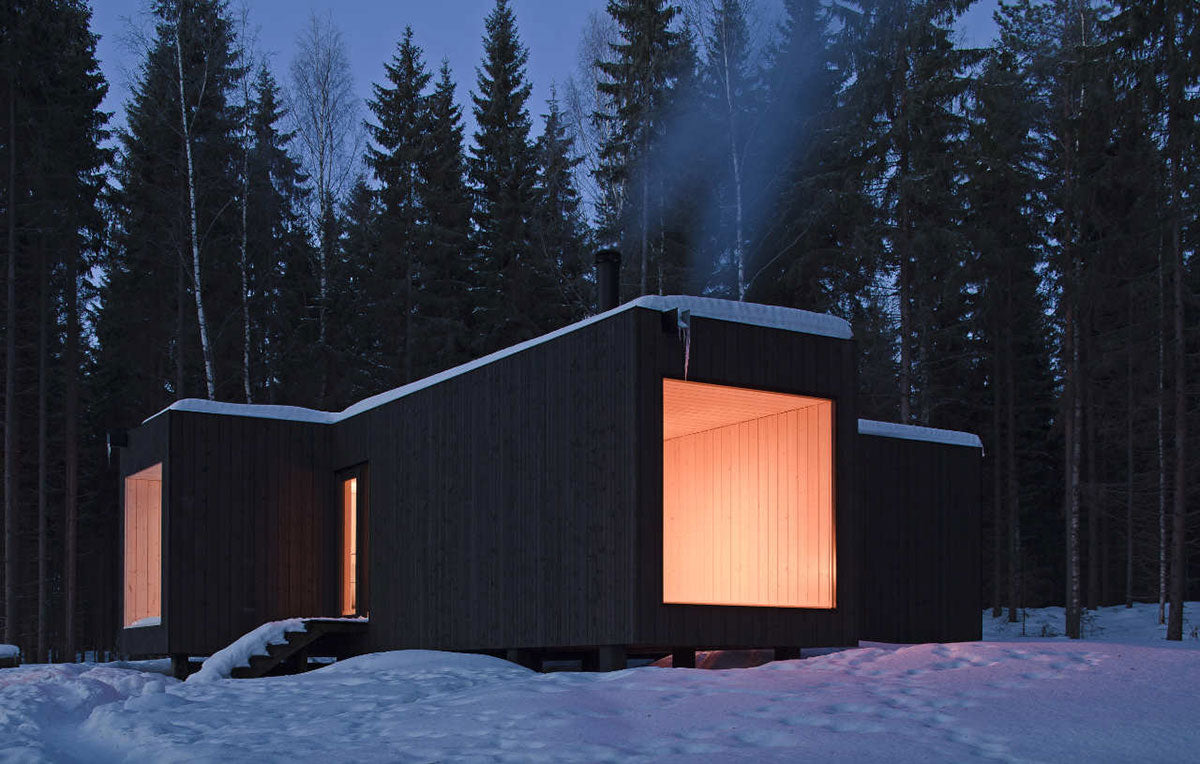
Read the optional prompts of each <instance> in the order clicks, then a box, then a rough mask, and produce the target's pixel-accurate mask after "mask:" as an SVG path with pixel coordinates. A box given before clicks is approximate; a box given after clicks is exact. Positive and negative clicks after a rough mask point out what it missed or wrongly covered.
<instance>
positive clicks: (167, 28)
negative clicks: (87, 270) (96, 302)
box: [96, 0, 241, 422]
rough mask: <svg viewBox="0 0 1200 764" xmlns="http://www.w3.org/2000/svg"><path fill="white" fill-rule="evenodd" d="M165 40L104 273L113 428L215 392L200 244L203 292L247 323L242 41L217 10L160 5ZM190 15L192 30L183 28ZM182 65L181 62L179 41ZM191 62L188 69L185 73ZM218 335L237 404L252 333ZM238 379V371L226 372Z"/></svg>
mask: <svg viewBox="0 0 1200 764" xmlns="http://www.w3.org/2000/svg"><path fill="white" fill-rule="evenodd" d="M155 13H156V14H157V16H158V18H159V22H158V25H157V28H156V36H155V38H154V39H153V40H152V42H151V44H150V47H149V49H148V50H147V52H146V59H145V62H144V64H143V66H142V68H141V72H142V76H141V79H140V80H139V81H138V82H136V83H135V84H134V86H133V88H132V96H131V100H130V102H129V103H128V105H127V107H126V122H127V125H128V127H127V129H126V130H125V131H124V132H123V133H122V134H121V136H120V144H121V150H120V158H119V160H118V163H117V167H116V171H115V174H116V177H117V186H118V189H119V191H118V192H117V193H116V194H115V195H114V200H113V201H114V209H115V217H116V220H115V226H114V242H113V243H114V247H113V248H112V250H111V251H110V253H109V256H108V258H107V262H106V263H105V286H104V291H103V301H102V307H101V311H100V314H99V316H98V318H97V327H96V331H97V338H98V340H99V342H100V354H101V356H100V357H101V363H102V365H103V367H104V374H105V375H106V376H108V377H109V379H108V380H107V381H108V382H109V388H108V389H109V390H110V391H111V392H109V393H108V395H111V396H118V397H117V398H116V399H114V400H113V401H112V405H111V410H110V415H111V416H112V421H121V422H129V421H140V420H141V419H142V418H143V417H145V416H146V415H147V414H148V413H152V412H153V411H154V410H157V409H158V408H161V407H162V406H165V405H167V404H168V403H170V402H171V401H172V400H174V399H176V398H180V397H186V396H189V395H196V394H198V393H199V394H204V395H206V394H207V390H206V377H207V376H208V375H207V373H206V370H205V367H206V366H207V365H208V364H207V363H206V362H205V359H204V357H203V353H202V348H201V344H202V343H201V342H200V332H199V327H198V325H197V319H198V315H197V312H196V310H195V299H194V298H195V291H196V286H197V284H196V283H195V278H194V275H195V272H194V262H193V260H194V253H193V242H195V245H196V249H198V251H199V253H200V256H201V265H202V268H201V272H200V286H201V287H202V288H203V289H204V290H206V291H205V299H206V300H207V307H208V313H209V315H210V316H230V315H237V314H238V312H239V309H238V304H239V300H238V294H237V284H236V281H235V279H233V278H231V275H232V274H235V273H237V267H236V261H235V259H234V258H235V253H237V252H238V245H237V242H238V239H239V236H240V233H239V231H238V220H237V218H238V215H237V207H236V205H235V204H233V203H232V202H233V201H234V200H235V199H236V197H237V193H238V188H239V183H238V182H237V177H236V167H235V165H234V158H235V157H237V156H238V155H239V153H240V152H239V151H238V150H237V132H238V131H237V126H238V124H239V116H238V114H237V112H236V110H235V108H234V107H233V106H232V104H231V96H232V94H233V90H234V87H235V82H236V78H237V74H238V72H237V71H236V69H235V67H234V61H235V58H234V53H233V37H232V35H233V31H232V24H231V22H230V19H229V18H228V16H227V9H226V7H225V4H224V3H222V2H218V1H217V0H195V1H194V2H189V1H187V0H180V2H178V3H175V2H160V3H158V4H156V5H155ZM180 14H182V21H180V19H181V17H180ZM179 24H182V27H181V28H182V29H183V30H184V34H183V36H182V37H180V44H181V46H182V57H181V58H182V60H181V61H177V56H176V46H175V37H176V33H177V26H178V25H179ZM180 64H182V66H180ZM180 69H182V71H183V98H184V112H185V114H186V115H187V120H188V131H187V132H188V135H189V136H190V142H191V145H192V170H191V173H190V174H191V177H192V181H193V184H194V186H195V189H194V190H195V199H196V204H195V218H196V231H197V233H196V236H193V233H192V231H191V226H190V224H189V219H190V217H191V211H190V206H191V205H190V203H189V200H188V197H189V189H188V185H189V183H188V177H189V170H188V167H187V162H186V154H187V152H186V150H185V149H186V147H185V145H184V144H185V140H184V134H183V131H182V130H181V128H180V125H179V119H180V118H179V108H180V82H179V77H178V72H179V70H180ZM235 327H236V325H235V326H228V325H223V326H218V325H217V324H216V322H214V325H213V326H212V327H211V330H212V331H211V336H210V342H211V343H212V353H213V358H214V363H216V364H218V367H217V368H215V369H214V372H213V373H214V376H215V381H216V385H217V387H216V392H217V394H218V395H219V396H224V395H226V394H228V395H231V396H234V395H237V393H236V392H235V391H236V390H237V389H238V388H239V387H240V379H239V375H237V374H234V373H232V372H233V370H234V369H235V368H236V366H232V365H230V366H229V367H227V366H225V364H224V363H221V361H217V360H216V359H222V360H223V359H237V358H240V355H241V354H240V352H239V351H240V344H241V332H240V331H237V330H236V328H235ZM226 370H228V372H229V373H226Z"/></svg>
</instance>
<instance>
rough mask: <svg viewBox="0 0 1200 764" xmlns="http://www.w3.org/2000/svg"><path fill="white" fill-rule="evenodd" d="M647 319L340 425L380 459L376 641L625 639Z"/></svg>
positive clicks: (374, 496) (346, 441) (349, 455)
mask: <svg viewBox="0 0 1200 764" xmlns="http://www.w3.org/2000/svg"><path fill="white" fill-rule="evenodd" d="M633 327H634V316H633V312H632V311H629V312H625V313H621V314H618V315H617V316H614V317H612V318H610V319H608V320H605V321H601V322H597V323H594V324H592V325H590V326H587V327H583V328H580V329H578V330H576V331H573V332H570V333H568V334H566V335H564V336H562V337H560V338H557V339H554V340H551V341H549V342H545V343H543V344H540V345H537V346H535V347H533V348H530V349H528V350H525V351H524V352H520V353H516V354H513V355H510V356H508V357H506V358H503V359H500V360H497V361H494V362H492V363H489V364H487V365H486V366H483V367H481V368H478V369H475V370H473V371H469V372H466V373H463V374H459V375H457V376H455V377H452V378H450V379H448V380H445V381H443V382H440V383H438V384H435V385H431V386H430V387H427V388H425V389H422V390H419V391H416V392H412V393H410V394H408V395H406V396H405V397H403V398H400V399H398V400H396V401H394V402H392V403H388V404H385V405H383V406H380V407H377V408H375V409H372V410H369V411H367V412H364V413H363V414H360V415H358V416H355V417H353V418H351V419H348V420H345V421H343V422H341V423H339V424H337V425H335V426H334V449H333V451H334V464H333V468H334V469H335V470H338V469H343V468H346V467H350V466H352V465H355V464H361V463H364V462H366V463H368V464H369V472H368V479H369V481H370V486H369V491H370V497H371V507H370V515H371V539H372V542H371V549H370V555H369V575H368V578H369V581H370V587H371V592H370V598H371V601H370V609H371V628H370V631H369V640H370V642H371V644H372V646H373V647H375V648H378V649H384V648H388V649H395V648H406V647H426V648H443V649H481V650H482V649H501V648H524V647H531V648H537V647H568V646H582V645H596V644H627V643H629V642H630V641H631V638H632V627H633V611H634V604H635V597H634V584H635V581H636V578H635V557H634V549H635V546H634V545H635V522H634V510H635V496H636V488H635V485H636V483H635V481H636V478H637V461H636V458H635V447H636V443H635V439H634V437H632V434H633V430H634V418H635V409H636V405H637V396H636V392H635V389H634V378H635V372H634V369H635V351H636V346H635V342H634V331H633Z"/></svg>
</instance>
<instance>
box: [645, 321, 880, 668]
mask: <svg viewBox="0 0 1200 764" xmlns="http://www.w3.org/2000/svg"><path fill="white" fill-rule="evenodd" d="M633 313H634V315H635V316H636V319H637V327H636V332H637V339H636V343H637V346H638V355H637V358H638V361H639V368H638V372H637V385H636V388H637V401H638V411H637V414H636V425H635V432H636V436H635V438H634V439H633V440H634V441H635V443H636V449H637V450H636V458H637V464H638V475H639V480H638V487H637V490H638V498H637V502H638V514H637V527H638V541H637V553H638V560H637V571H638V573H637V584H636V590H635V591H636V597H637V604H636V626H635V629H634V633H635V640H634V641H635V643H636V644H640V645H644V646H678V647H696V648H701V647H709V648H717V647H725V648H733V647H763V646H779V647H786V646H814V647H815V646H833V645H852V644H856V643H857V640H858V607H859V602H858V601H859V592H858V587H859V577H858V567H859V565H860V560H859V546H858V539H859V537H858V535H857V525H858V523H857V496H856V495H855V490H854V489H855V486H854V482H855V481H854V478H855V476H856V473H855V471H854V464H855V456H856V454H855V443H856V439H857V435H858V432H857V415H856V407H855V389H856V386H857V380H856V376H855V375H856V371H855V365H854V343H853V342H852V341H847V340H838V339H832V338H829V337H818V336H813V335H806V334H798V333H795V332H788V331H783V330H779V329H769V328H763V327H756V326H746V325H742V324H734V323H729V322H724V321H715V320H709V319H703V318H693V320H692V331H691V349H690V361H689V368H688V374H687V379H689V380H692V381H696V382H710V383H714V384H722V385H732V386H737V387H747V388H753V389H758V390H768V391H773V392H780V393H790V394H795V395H808V396H813V397H817V398H828V399H830V400H832V401H833V410H834V428H833V429H834V433H833V437H834V444H833V449H834V454H835V465H836V466H835V468H834V476H833V481H834V484H833V486H831V487H830V489H831V490H832V491H833V493H834V497H835V499H834V516H835V528H834V536H835V540H834V543H835V549H836V573H837V586H836V592H837V595H836V607H835V608H833V609H831V610H829V609H808V608H784V607H778V608H777V607H739V606H718V605H679V604H663V602H662V591H663V569H662V548H663V538H662V532H663V450H662V442H663V423H662V412H663V402H662V378H663V377H670V378H674V379H683V378H684V369H683V356H684V352H683V350H684V348H683V344H682V341H681V339H680V338H679V337H678V335H677V334H676V333H675V332H664V331H663V329H662V323H661V319H660V316H659V314H658V313H656V312H653V311H645V310H635V311H633Z"/></svg>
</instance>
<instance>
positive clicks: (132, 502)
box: [121, 296, 981, 668]
mask: <svg viewBox="0 0 1200 764" xmlns="http://www.w3.org/2000/svg"><path fill="white" fill-rule="evenodd" d="M857 387H858V380H857V377H856V358H855V344H854V341H853V339H852V334H851V330H850V327H849V325H848V324H847V323H846V322H844V321H842V320H841V319H838V318H835V317H832V316H826V315H819V314H814V313H808V312H805V311H800V310H794V309H789V308H780V307H773V306H764V305H753V304H747V303H737V302H730V301H724V300H716V299H709V298H697V297H658V296H652V297H642V298H640V299H637V300H634V301H632V302H629V303H626V304H624V305H621V306H619V307H617V308H614V309H612V310H609V311H607V312H604V313H601V314H599V315H597V316H594V317H591V318H588V319H586V320H584V321H580V322H578V323H576V324H572V325H571V326H568V327H565V328H563V329H561V330H558V331H556V332H552V333H550V334H547V335H545V336H542V337H539V338H536V339H533V340H530V341H528V342H524V343H522V344H520V345H516V346H514V347H512V348H509V349H507V350H504V351H501V352H498V353H494V354H492V355H490V356H486V357H484V358H481V359H478V360H476V361H473V362H471V363H468V364H465V365H463V366H459V367H456V368H454V369H450V370H448V371H445V372H442V373H440V374H437V375H434V376H432V377H429V378H428V379H424V380H421V381H418V382H414V383H412V384H409V385H406V386H404V387H400V388H398V389H395V390H392V391H389V392H386V393H383V394H381V395H378V396H375V397H373V398H368V399H366V400H364V401H361V402H360V403H357V404H355V405H353V406H351V407H350V408H348V409H346V410H344V411H342V412H338V413H332V412H323V411H313V410H309V409H302V408H293V407H285V406H260V405H243V404H227V403H215V402H211V401H201V400H182V401H179V402H177V403H175V404H174V405H172V406H170V407H169V408H167V409H165V410H163V411H161V412H159V413H157V414H155V415H154V416H152V417H150V418H149V419H147V420H146V421H145V422H144V423H142V424H141V425H140V426H139V427H137V428H135V429H133V430H131V431H130V432H129V436H128V440H127V444H126V446H125V447H124V448H122V449H121V476H122V478H123V479H124V492H123V503H124V506H123V512H122V517H123V518H124V526H123V534H124V576H125V586H124V590H123V613H124V625H125V628H124V629H123V630H122V645H123V650H124V651H125V652H127V653H129V654H170V655H176V656H182V655H209V654H211V653H213V652H214V651H216V650H218V649H220V648H222V647H224V646H225V645H227V644H229V643H230V642H232V641H233V640H235V639H236V638H237V637H239V636H240V635H242V634H244V633H246V632H248V631H250V630H252V629H254V628H255V627H257V626H258V625H259V624H262V623H264V622H266V621H274V620H280V619H284V618H291V617H347V616H368V615H369V621H368V625H365V626H364V627H363V628H362V629H361V630H359V632H358V633H357V634H356V635H354V638H353V639H347V641H346V643H345V644H344V645H343V646H342V648H341V649H343V650H344V651H345V652H347V653H353V652H365V651H376V650H394V649H403V648H429V649H443V650H463V651H481V652H490V653H494V654H498V655H506V656H508V657H510V658H513V659H514V660H518V661H520V662H523V663H526V664H527V665H535V666H536V665H540V663H541V661H543V660H545V659H548V658H555V657H569V656H571V655H578V656H582V657H584V658H585V663H589V664H590V665H593V666H596V667H598V668H617V667H620V666H623V665H624V661H625V657H626V656H628V655H636V654H656V655H663V654H675V655H676V656H677V660H678V661H679V662H680V663H686V662H687V656H688V655H689V654H690V653H689V651H694V650H697V649H720V648H775V649H777V650H778V651H779V654H780V655H794V654H797V652H798V649H799V648H800V647H818V646H841V645H854V644H857V642H858V640H859V639H875V640H884V641H911V640H938V641H949V640H971V639H978V638H979V637H980V633H979V632H980V621H979V612H980V593H979V566H980V560H979V504H980V485H979V462H980V454H981V451H980V443H979V440H978V438H976V437H975V436H973V435H968V434H964V433H952V432H947V431H942V430H930V429H928V428H918V427H905V426H902V425H883V424H880V423H872V422H860V421H859V419H858V415H857V411H856V406H855V390H856V389H857Z"/></svg>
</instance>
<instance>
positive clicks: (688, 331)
mask: <svg viewBox="0 0 1200 764" xmlns="http://www.w3.org/2000/svg"><path fill="white" fill-rule="evenodd" d="M675 330H676V332H677V333H678V335H679V341H680V342H682V343H683V378H684V379H685V380H686V379H687V378H688V365H689V364H690V363H691V360H692V312H691V311H690V310H676V311H675Z"/></svg>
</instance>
